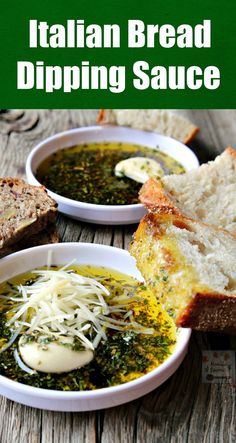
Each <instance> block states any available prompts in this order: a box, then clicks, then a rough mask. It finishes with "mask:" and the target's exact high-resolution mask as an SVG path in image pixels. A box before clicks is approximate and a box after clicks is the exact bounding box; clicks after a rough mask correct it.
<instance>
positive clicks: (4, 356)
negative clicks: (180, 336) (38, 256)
mask: <svg viewBox="0 0 236 443" xmlns="http://www.w3.org/2000/svg"><path fill="white" fill-rule="evenodd" d="M52 268H53V269H54V270H55V267H52ZM71 269H73V271H74V272H77V273H79V274H81V275H83V276H85V277H91V278H96V279H97V280H98V281H100V282H101V283H102V284H103V285H104V286H105V287H106V288H107V289H108V290H109V291H110V293H111V295H110V297H111V303H112V298H113V297H115V296H118V295H121V294H124V291H125V292H126V294H128V295H129V296H132V297H133V299H132V300H133V301H132V302H131V305H130V306H129V309H132V311H133V316H134V319H135V321H137V322H138V323H140V324H141V325H143V326H145V327H148V328H150V327H151V328H153V329H154V332H153V334H152V335H145V334H140V333H139V334H138V333H135V332H134V331H130V330H124V331H116V330H107V331H106V334H107V340H106V341H101V342H100V343H99V345H98V347H97V349H96V350H95V353H94V354H95V355H94V359H93V360H92V361H91V362H90V363H89V364H87V365H86V366H84V367H81V368H80V369H75V370H73V371H71V372H68V373H62V374H52V373H42V372H36V373H33V374H29V373H27V372H25V371H24V370H23V369H21V368H20V367H19V365H18V363H17V361H16V360H15V357H14V350H15V349H17V348H18V341H19V338H20V336H18V338H17V339H16V341H15V342H14V344H13V345H12V346H11V347H10V348H8V349H7V350H5V351H4V352H2V353H0V374H1V375H4V376H6V377H8V378H10V379H11V380H15V381H17V382H20V383H24V384H26V385H31V386H35V387H40V388H46V389H56V390H62V391H79V390H92V389H97V388H103V387H108V386H114V385H118V384H121V383H125V382H128V381H131V380H134V379H136V378H138V377H140V376H142V375H144V374H146V373H148V372H150V371H151V370H152V369H155V368H156V367H157V366H159V365H160V364H161V363H162V362H163V361H164V360H165V359H166V358H167V357H168V356H169V355H170V354H171V353H172V352H173V349H174V345H175V343H176V327H175V325H174V322H173V320H172V319H171V318H170V316H169V315H168V314H167V313H166V312H165V311H163V310H162V308H161V307H160V305H159V304H158V302H157V300H156V298H155V296H154V295H153V293H152V292H149V291H148V290H147V288H146V287H145V286H144V285H143V284H142V283H139V282H138V281H137V280H135V279H134V278H131V277H129V276H127V275H124V274H121V273H118V272H116V271H113V270H110V269H107V268H102V267H101V268H97V267H91V266H71ZM37 278H38V277H37V276H36V275H35V274H33V273H27V274H24V275H21V276H18V277H15V278H13V279H11V280H10V281H8V282H5V283H2V284H0V310H1V316H0V350H1V348H3V347H4V345H5V344H6V343H7V342H8V341H9V339H10V338H11V336H12V332H13V331H12V330H10V329H9V328H8V327H7V326H6V323H7V320H8V319H9V311H10V310H11V309H12V308H13V307H14V303H15V302H14V301H10V300H9V299H7V298H4V297H1V296H9V295H10V294H12V290H13V289H14V288H15V286H16V285H19V284H24V285H25V284H27V285H31V284H32V282H33V281H35V280H36V279H37ZM117 318H118V317H117ZM88 334H89V332H88ZM30 337H31V336H29V340H31V338H30ZM44 344H45V346H47V343H46V342H45V343H44ZM45 352H47V350H45Z"/></svg>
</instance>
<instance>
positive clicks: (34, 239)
mask: <svg viewBox="0 0 236 443" xmlns="http://www.w3.org/2000/svg"><path fill="white" fill-rule="evenodd" d="M59 241H60V236H59V234H58V232H57V229H56V227H55V226H54V225H49V226H47V228H45V229H43V231H40V235H39V234H33V235H31V236H30V237H26V238H23V239H22V240H20V241H19V242H18V243H15V244H14V245H10V246H7V247H6V248H2V249H0V258H2V257H5V256H6V255H8V254H12V253H13V252H17V251H21V250H22V249H27V248H32V247H33V246H40V245H46V244H49V243H59Z"/></svg>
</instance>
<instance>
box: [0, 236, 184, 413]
mask: <svg viewBox="0 0 236 443" xmlns="http://www.w3.org/2000/svg"><path fill="white" fill-rule="evenodd" d="M48 251H52V262H53V264H56V265H59V264H64V263H68V262H70V261H71V260H73V259H74V258H76V263H77V264H90V265H97V266H105V267H109V268H113V269H115V270H117V271H120V272H123V273H125V274H128V275H130V276H133V277H135V278H137V279H139V280H142V276H141V274H140V273H139V271H138V270H137V268H136V265H135V260H134V259H133V258H132V257H131V256H130V254H129V253H128V252H127V251H124V250H122V249H118V248H113V247H111V246H102V245H96V244H88V243H59V244H54V245H44V246H37V247H34V248H30V249H26V250H24V251H20V252H16V253H15V254H12V255H9V256H8V257H6V258H3V259H1V260H0V275H1V278H0V282H2V281H5V280H7V279H9V278H11V277H13V276H15V275H18V274H21V273H24V272H27V271H29V270H31V269H32V268H36V267H39V266H43V265H45V264H46V261H47V254H48ZM190 334H191V331H190V329H180V330H179V333H178V338H177V344H176V347H175V350H174V352H173V354H172V355H171V356H170V357H169V358H167V360H166V361H165V362H164V363H163V364H161V365H160V366H159V367H158V368H157V369H154V370H153V371H151V372H149V373H148V374H146V375H143V376H142V377H140V378H138V379H136V380H134V381H131V382H128V383H124V384H122V385H118V386H114V387H109V388H103V389H97V390H94V391H81V392H75V391H74V392H62V391H55V390H48V389H41V388H34V387H32V386H27V385H24V384H21V383H18V382H15V381H12V380H10V379H8V378H6V377H5V376H1V375H0V394H2V395H4V396H6V397H7V398H9V399H11V400H15V401H17V402H19V403H23V404H25V405H28V406H33V407H35V408H41V409H49V410H53V411H89V410H95V409H103V408H108V407H112V406H117V405H120V404H122V403H126V402H128V401H131V400H134V399H136V398H138V397H141V396H142V395H145V394H147V393H148V392H150V391H152V390H153V389H155V388H156V387H157V386H159V385H160V384H162V383H163V382H164V381H165V380H167V378H169V377H170V376H171V375H172V374H173V373H174V372H175V371H176V369H177V368H178V367H179V365H180V363H181V362H182V360H183V358H184V356H185V354H186V352H187V347H188V342H189V338H190Z"/></svg>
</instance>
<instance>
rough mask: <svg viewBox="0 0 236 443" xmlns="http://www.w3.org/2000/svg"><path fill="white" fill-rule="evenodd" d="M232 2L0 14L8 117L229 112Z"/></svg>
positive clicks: (0, 85)
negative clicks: (17, 113)
mask: <svg viewBox="0 0 236 443" xmlns="http://www.w3.org/2000/svg"><path fill="white" fill-rule="evenodd" d="M235 21H236V3H235V0H227V2H224V3H222V1H219V0H188V1H187V0H182V1H177V0H156V1H153V0H145V1H143V2H140V1H138V2H136V1H130V0H119V1H114V0H109V1H108V0H102V1H101V2H97V1H96V2H95V1H92V0H86V1H84V0H80V1H78V0H66V1H61V2H59V1H58V0H57V1H56V0H50V2H49V1H48V0H47V1H46V0H41V1H40V2H34V3H33V2H32V1H29V0H28V1H27V0H21V1H20V2H19V1H18V0H13V1H12V2H4V3H3V4H2V5H1V28H0V29H1V31H0V32H1V34H0V52H1V74H0V76H1V82H0V106H1V108H2V109H4V108H235V102H236V82H235V77H236V57H235V42H236V38H235V37H236V36H235V34H236V31H235Z"/></svg>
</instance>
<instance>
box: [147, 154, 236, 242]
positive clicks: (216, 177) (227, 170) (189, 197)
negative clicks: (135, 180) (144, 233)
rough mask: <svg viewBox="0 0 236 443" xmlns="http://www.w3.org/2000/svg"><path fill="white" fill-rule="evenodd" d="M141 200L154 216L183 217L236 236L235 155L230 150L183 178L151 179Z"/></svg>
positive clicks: (177, 176)
mask: <svg viewBox="0 0 236 443" xmlns="http://www.w3.org/2000/svg"><path fill="white" fill-rule="evenodd" d="M140 200H141V202H142V203H143V204H144V205H145V206H146V207H147V208H148V209H149V210H151V211H153V212H161V213H163V212H164V213H172V214H176V215H181V214H183V215H184V216H187V217H190V218H193V219H198V220H201V221H203V222H204V223H208V224H212V225H216V226H218V227H221V228H224V229H227V230H228V231H230V232H232V233H233V234H236V151H235V150H234V149H232V148H227V149H226V150H225V151H224V152H223V154H221V155H219V156H218V157H216V159H215V160H214V161H212V162H209V163H206V164H203V165H201V166H200V167H199V168H198V169H194V170H192V171H189V172H186V173H185V174H182V175H169V176H165V177H163V178H162V179H161V180H155V179H153V178H151V179H149V180H148V181H147V182H146V183H145V184H144V185H143V187H142V188H141V191H140Z"/></svg>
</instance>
